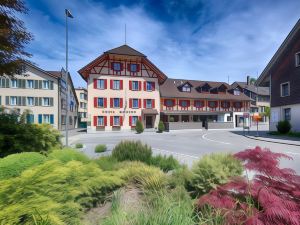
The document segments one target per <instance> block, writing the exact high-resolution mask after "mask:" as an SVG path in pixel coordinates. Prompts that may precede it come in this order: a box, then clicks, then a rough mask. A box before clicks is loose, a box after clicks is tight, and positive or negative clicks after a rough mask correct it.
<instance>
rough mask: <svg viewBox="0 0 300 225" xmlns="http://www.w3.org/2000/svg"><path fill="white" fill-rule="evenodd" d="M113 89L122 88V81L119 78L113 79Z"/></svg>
mask: <svg viewBox="0 0 300 225" xmlns="http://www.w3.org/2000/svg"><path fill="white" fill-rule="evenodd" d="M113 89H114V90H120V81H119V80H114V81H113Z"/></svg>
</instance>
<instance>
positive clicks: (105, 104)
mask: <svg viewBox="0 0 300 225" xmlns="http://www.w3.org/2000/svg"><path fill="white" fill-rule="evenodd" d="M103 101H104V108H107V98H104V99H103Z"/></svg>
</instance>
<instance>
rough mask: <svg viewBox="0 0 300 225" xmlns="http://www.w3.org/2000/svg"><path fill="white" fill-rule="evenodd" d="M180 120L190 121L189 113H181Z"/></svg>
mask: <svg viewBox="0 0 300 225" xmlns="http://www.w3.org/2000/svg"><path fill="white" fill-rule="evenodd" d="M181 121H182V122H190V116H189V115H182V116H181Z"/></svg>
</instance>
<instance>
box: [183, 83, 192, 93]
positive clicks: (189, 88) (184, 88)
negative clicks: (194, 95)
mask: <svg viewBox="0 0 300 225" xmlns="http://www.w3.org/2000/svg"><path fill="white" fill-rule="evenodd" d="M182 91H183V92H191V87H190V85H188V84H185V85H184V86H183V87H182Z"/></svg>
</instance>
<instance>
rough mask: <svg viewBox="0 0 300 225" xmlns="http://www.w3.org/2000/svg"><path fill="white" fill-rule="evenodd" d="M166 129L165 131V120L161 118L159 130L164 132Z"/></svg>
mask: <svg viewBox="0 0 300 225" xmlns="http://www.w3.org/2000/svg"><path fill="white" fill-rule="evenodd" d="M164 131H165V125H164V123H163V121H161V120H160V121H159V123H158V132H159V133H162V132H164Z"/></svg>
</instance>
